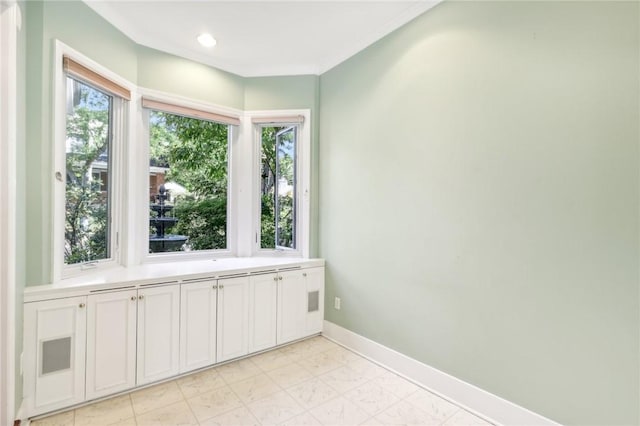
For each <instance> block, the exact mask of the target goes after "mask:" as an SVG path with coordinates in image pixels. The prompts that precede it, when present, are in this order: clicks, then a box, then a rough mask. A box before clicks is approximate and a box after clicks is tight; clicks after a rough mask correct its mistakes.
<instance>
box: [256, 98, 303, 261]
mask: <svg viewBox="0 0 640 426" xmlns="http://www.w3.org/2000/svg"><path fill="white" fill-rule="evenodd" d="M297 116H300V117H302V120H301V122H295V121H293V120H292V117H297ZM310 116H311V112H310V110H308V109H300V110H270V111H250V112H247V114H246V118H247V122H248V123H247V125H249V126H251V135H252V136H251V139H252V141H253V144H252V145H253V155H252V159H253V160H252V164H251V168H252V170H253V173H252V180H253V182H252V188H253V190H252V191H251V193H252V199H251V205H252V218H251V220H252V225H253V226H252V227H251V230H252V232H251V236H250V238H251V247H252V249H251V256H260V257H301V258H308V257H309V247H310V244H309V234H310V226H311V222H310V203H311V125H310ZM253 119H257V120H258V121H262V122H258V123H253V122H252V120H253ZM267 119H268V121H264V120H267ZM287 126H296V127H297V130H296V131H297V135H296V147H295V152H296V159H295V161H296V167H295V170H296V176H295V181H296V200H295V202H296V220H295V241H296V243H295V247H296V248H295V249H288V248H278V247H275V248H262V247H261V242H260V231H261V223H260V220H261V203H260V175H259V172H258V171H259V170H260V165H261V154H262V128H263V127H287Z"/></svg>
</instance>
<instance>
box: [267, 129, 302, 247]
mask: <svg viewBox="0 0 640 426" xmlns="http://www.w3.org/2000/svg"><path fill="white" fill-rule="evenodd" d="M260 134H261V143H260V248H261V249H281V250H286V249H296V215H297V185H296V146H297V140H298V137H297V134H298V126H297V125H293V126H261V128H260Z"/></svg>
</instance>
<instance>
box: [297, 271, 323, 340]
mask: <svg viewBox="0 0 640 426" xmlns="http://www.w3.org/2000/svg"><path fill="white" fill-rule="evenodd" d="M302 276H303V278H304V279H305V282H306V287H307V297H306V303H305V305H304V306H305V308H306V311H305V313H306V330H305V335H306V336H310V335H312V334H316V333H320V332H321V331H322V326H323V325H324V324H323V323H324V268H309V269H304V270H303V271H302Z"/></svg>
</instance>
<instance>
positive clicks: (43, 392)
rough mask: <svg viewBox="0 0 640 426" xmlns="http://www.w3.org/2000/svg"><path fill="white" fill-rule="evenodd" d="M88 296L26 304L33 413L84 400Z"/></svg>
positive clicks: (27, 374) (26, 349) (29, 400)
mask: <svg viewBox="0 0 640 426" xmlns="http://www.w3.org/2000/svg"><path fill="white" fill-rule="evenodd" d="M86 302H87V298H86V297H85V296H82V297H71V298H66V299H57V300H48V301H44V302H35V303H27V304H26V305H25V312H24V314H25V329H24V333H25V347H24V354H25V359H24V363H25V367H24V368H25V402H26V404H27V407H28V408H27V410H28V411H29V413H30V415H36V414H41V413H45V412H47V411H52V410H56V409H59V408H63V407H68V406H70V405H73V404H77V403H80V402H82V401H84V397H85V395H84V385H85V383H84V378H85V351H86V340H85V338H86V326H87V316H86V313H87V309H86Z"/></svg>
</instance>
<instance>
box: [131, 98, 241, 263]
mask: <svg viewBox="0 0 640 426" xmlns="http://www.w3.org/2000/svg"><path fill="white" fill-rule="evenodd" d="M139 91H140V93H141V94H142V96H143V97H148V98H152V99H154V100H157V101H160V102H165V103H168V104H174V105H180V106H184V107H187V108H192V109H196V110H201V111H206V112H211V113H214V114H221V115H230V116H239V117H242V111H239V110H236V109H233V108H226V107H222V106H220V105H212V104H208V103H203V102H198V101H194V100H192V99H189V98H185V97H182V96H176V95H172V94H169V93H165V92H161V91H157V90H152V89H145V88H140V89H139ZM140 122H141V126H140V127H141V129H142V131H141V135H140V138H139V140H141V141H142V147H141V150H140V152H141V154H142V155H141V156H142V158H141V159H140V160H139V161H138V165H139V166H138V168H139V169H141V170H144V172H145V173H146V174H145V177H144V179H145V180H144V182H145V183H146V185H144V188H148V181H149V176H148V170H149V136H150V134H149V130H150V129H149V110H148V109H146V108H141V111H140ZM241 128H242V125H240V126H233V125H229V130H228V132H229V135H228V154H227V155H228V157H227V158H228V164H227V185H228V187H227V248H226V249H216V250H197V251H174V252H166V253H149V233H148V232H146V233H144V235H143V233H142V232H137V233H136V235H134V236H133V237H132V238H137V239H138V240H139V241H140V247H139V253H140V259H141V262H142V263H158V262H172V261H188V260H203V259H217V258H225V257H235V256H237V252H238V236H237V232H236V230H237V227H238V218H237V214H236V212H237V211H238V208H237V200H238V185H237V184H236V182H235V179H234V177H235V176H236V175H237V173H236V169H237V167H238V166H237V163H238V161H239V160H238V158H237V157H238V156H237V155H236V151H237V149H238V145H239V144H241V140H242V138H241V135H242V131H241ZM138 178H139V179H142V177H141V176H140V175H139V177H138ZM141 182H142V181H141ZM136 184H137V183H136ZM137 186H142V185H137ZM148 195H149V194H148V191H147V193H146V195H144V196H143V197H141V198H140V199H141V200H145V202H146V200H147V199H148V198H149V197H148ZM135 207H136V208H137V210H140V211H143V212H144V214H139V215H138V218H137V219H136V220H137V223H139V224H140V225H139V226H138V229H139V230H145V231H146V230H148V229H149V204H148V203H146V204H144V203H140V202H138V203H136V204H135ZM142 241H144V242H142Z"/></svg>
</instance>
